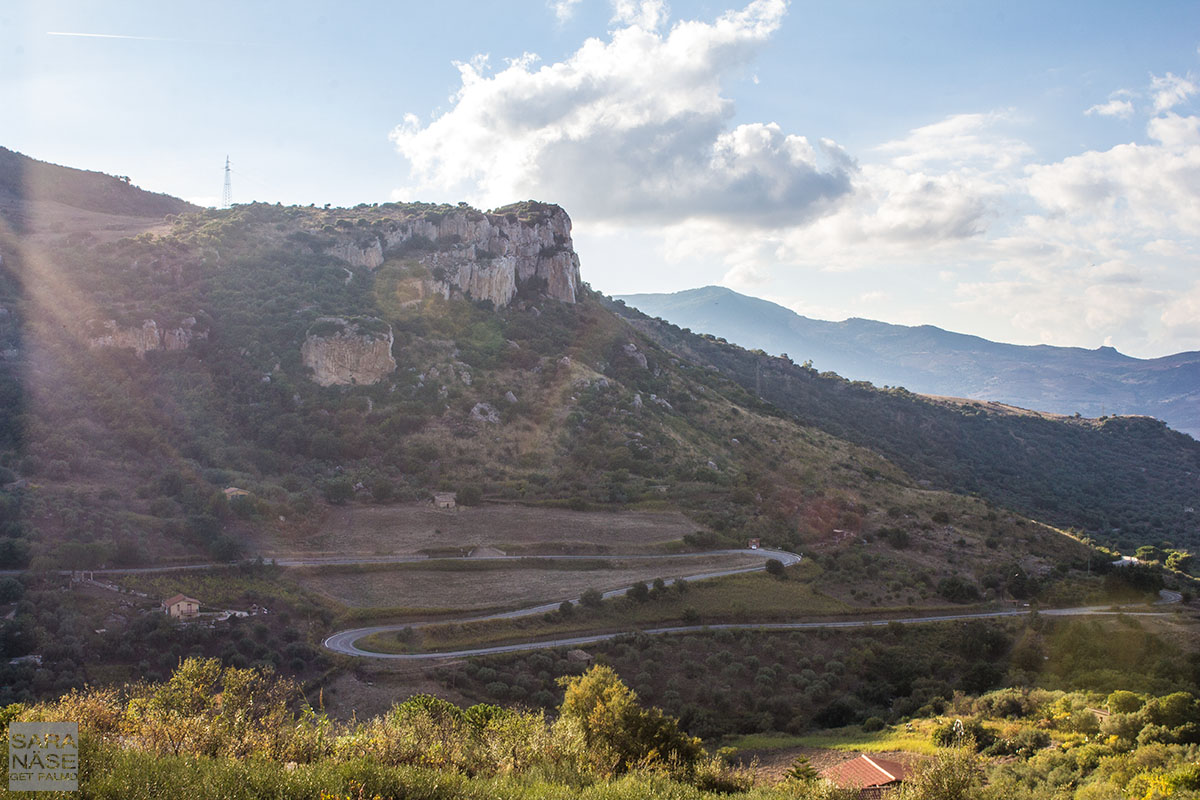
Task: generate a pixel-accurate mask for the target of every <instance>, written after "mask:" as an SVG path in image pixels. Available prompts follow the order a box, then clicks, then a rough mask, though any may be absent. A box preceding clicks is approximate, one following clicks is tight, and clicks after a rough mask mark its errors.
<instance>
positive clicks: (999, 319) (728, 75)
mask: <svg viewBox="0 0 1200 800" xmlns="http://www.w3.org/2000/svg"><path fill="white" fill-rule="evenodd" d="M550 7H551V8H553V9H555V11H556V13H558V11H559V9H560V7H561V8H562V9H563V11H562V13H563V14H569V13H570V11H571V10H572V9H573V8H574V7H575V5H574V0H558V2H551V6H550ZM612 8H613V19H612V23H611V24H612V26H613V28H612V30H610V31H609V32H608V33H607V34H606V35H605V36H604V37H601V38H593V39H589V40H587V41H586V42H585V43H584V44H583V45H582V46H581V47H580V48H579V49H578V50H577V51H576V52H575V53H573V54H571V55H570V56H569V57H567V58H564V59H563V60H561V61H558V62H555V63H548V64H543V63H541V62H540V61H539V60H538V58H537V57H536V56H535V55H532V54H524V55H521V56H519V57H517V58H514V59H511V60H508V61H505V62H502V66H500V67H498V68H497V69H495V70H493V69H492V68H491V67H490V66H489V64H488V61H487V59H486V58H482V57H477V58H476V59H473V60H471V61H469V62H465V63H461V64H458V65H457V67H458V70H459V73H460V86H459V87H458V89H457V91H456V93H455V94H454V95H453V96H452V98H451V99H450V104H449V107H448V109H449V110H447V111H445V112H444V113H441V114H440V115H437V116H435V117H433V118H431V119H422V118H419V117H417V116H415V115H412V114H409V115H406V116H405V117H404V120H403V122H402V123H401V124H400V125H399V126H397V127H396V128H395V130H393V131H392V139H393V141H394V142H395V145H396V147H397V149H398V151H399V152H400V153H401V154H402V155H403V156H404V157H406V158H407V159H408V161H409V163H410V166H411V169H410V175H411V179H412V185H411V186H409V187H406V188H405V189H403V190H401V192H400V195H399V196H400V197H402V198H405V199H407V198H413V199H418V198H419V199H425V198H429V197H431V196H433V197H441V198H446V199H468V200H471V201H472V202H474V203H475V204H478V205H483V206H492V205H498V204H501V203H507V202H511V201H513V200H518V199H524V198H530V197H533V198H538V199H544V200H548V201H554V202H558V203H561V204H563V205H564V206H565V207H566V208H567V209H568V210H569V211H570V212H571V214H572V216H573V217H574V218H575V219H576V220H577V221H578V222H582V223H585V224H584V225H583V226H581V227H586V229H587V230H588V231H590V232H593V233H595V232H599V233H598V234H597V235H599V236H600V238H601V239H603V240H604V241H606V242H609V243H610V244H611V242H612V241H617V240H620V239H622V238H630V240H631V241H634V240H636V242H637V243H638V244H637V247H636V248H635V250H634V251H631V252H636V257H630V258H627V259H625V260H627V261H629V263H630V264H631V265H632V266H630V267H629V268H628V270H629V272H628V274H636V271H642V272H644V271H646V270H647V269H648V268H650V265H652V264H654V263H655V262H657V263H659V264H663V263H664V262H666V263H669V264H674V265H679V266H680V267H684V266H686V267H687V268H688V271H689V274H690V275H691V276H692V278H691V280H692V282H693V283H695V284H701V283H706V282H712V281H714V280H721V282H723V283H725V284H727V285H730V286H733V287H735V288H741V289H744V290H747V291H751V292H753V293H755V294H759V295H768V296H771V297H772V298H773V299H775V300H777V301H779V302H782V303H784V304H786V305H790V306H792V307H796V308H798V307H800V306H799V305H798V304H801V303H803V304H804V308H805V310H806V313H810V314H812V313H818V314H820V312H821V311H824V312H828V313H829V314H832V313H834V312H835V311H838V312H840V313H842V316H849V315H853V314H854V313H856V312H855V307H856V305H860V304H863V303H873V304H876V305H877V306H879V307H884V306H892V305H893V304H894V306H895V308H896V309H897V310H896V312H895V313H894V314H892V317H891V318H893V319H895V318H897V317H900V316H904V317H907V318H908V319H907V321H914V322H916V321H927V322H932V323H934V324H941V325H943V326H945V327H951V328H954V327H958V328H959V329H967V330H972V331H974V332H978V333H982V334H984V335H990V336H992V337H993V338H1002V339H1007V340H1012V341H1020V342H1026V343H1028V342H1037V341H1042V342H1048V343H1054V344H1075V345H1087V346H1095V344H1096V343H1098V342H1102V341H1115V342H1117V343H1118V344H1119V346H1122V347H1124V348H1128V349H1132V350H1133V351H1135V352H1137V351H1138V350H1140V351H1141V352H1140V354H1148V352H1147V351H1148V350H1157V351H1158V352H1162V351H1163V350H1167V349H1194V348H1195V347H1196V341H1195V339H1194V338H1191V339H1189V338H1188V337H1196V336H1200V323H1197V322H1195V321H1194V320H1197V319H1200V283H1194V279H1193V278H1192V275H1193V274H1194V263H1195V257H1196V254H1198V253H1200V178H1198V177H1197V176H1200V116H1196V115H1192V114H1189V113H1187V106H1186V104H1187V103H1188V101H1189V100H1191V99H1192V98H1194V96H1196V95H1197V94H1200V89H1198V87H1197V83H1196V79H1195V78H1193V77H1192V76H1191V75H1185V76H1183V77H1180V76H1178V75H1176V74H1173V73H1170V72H1168V73H1166V74H1165V76H1163V77H1158V76H1151V79H1150V82H1149V85H1148V86H1146V87H1143V88H1142V91H1141V92H1140V93H1136V94H1135V93H1133V92H1130V91H1126V90H1121V91H1118V92H1114V93H1113V94H1111V95H1109V97H1108V99H1107V101H1106V102H1104V103H1099V104H1097V105H1094V106H1092V107H1091V108H1089V109H1087V110H1086V111H1085V114H1087V115H1091V116H1101V117H1116V118H1123V119H1132V118H1133V117H1134V116H1135V115H1137V114H1144V115H1145V116H1144V120H1145V127H1144V135H1143V136H1141V137H1140V138H1139V139H1138V141H1134V142H1128V143H1123V144H1118V145H1116V146H1113V147H1109V148H1107V149H1103V148H1099V149H1094V150H1087V151H1085V152H1079V153H1076V154H1073V155H1070V156H1068V157H1065V158H1061V159H1056V160H1050V161H1046V160H1038V158H1037V156H1036V153H1035V151H1034V149H1033V148H1032V147H1031V146H1030V145H1029V143H1028V142H1027V141H1026V140H1025V138H1024V137H1025V135H1026V134H1025V133H1024V131H1025V130H1026V128H1025V127H1024V125H1026V124H1027V123H1025V122H1023V121H1022V120H1021V118H1020V115H1019V114H1017V113H1015V112H1012V111H1009V110H1004V109H1000V110H984V111H978V112H975V113H962V114H953V115H949V116H946V117H944V118H942V119H940V120H933V121H931V122H930V124H927V125H923V126H918V127H915V128H913V129H912V130H911V131H909V132H908V133H907V134H906V135H904V136H902V137H899V138H896V139H894V140H892V141H887V142H884V143H882V144H880V145H878V146H876V147H874V148H871V149H866V150H864V151H862V152H861V153H855V154H850V153H847V152H846V151H845V150H843V148H842V147H840V146H839V145H838V144H837V143H835V142H833V141H829V140H826V139H809V138H807V137H805V136H803V135H800V133H798V132H796V131H790V130H785V129H784V128H783V127H782V126H780V125H779V124H776V123H775V122H772V121H770V120H762V121H742V120H738V121H737V122H735V121H734V119H735V115H734V103H733V99H732V97H731V96H730V87H731V86H733V85H735V83H736V81H738V80H743V79H746V80H748V79H749V75H750V74H751V73H752V70H751V69H750V67H751V65H752V64H753V62H754V60H755V58H756V57H757V55H758V54H759V53H760V52H761V51H762V49H763V48H764V47H765V46H766V45H767V44H768V42H769V41H770V39H771V37H772V35H773V34H774V33H775V32H776V31H777V30H778V28H779V27H780V25H781V24H782V23H783V18H784V13H785V10H786V7H785V2H784V0H753V2H750V3H749V4H748V5H746V6H745V7H744V8H742V9H740V10H734V11H730V12H727V13H725V14H723V15H721V16H720V17H718V18H716V19H714V20H711V21H697V20H685V21H674V22H673V21H671V20H670V19H669V17H668V10H667V7H666V5H665V4H664V3H663V2H661V1H659V0H646V1H644V2H633V1H632V0H614V2H613V3H612ZM613 247H615V246H613ZM631 247H632V246H631ZM606 252H607V254H608V256H609V258H607V259H606V263H605V266H604V269H605V270H606V271H608V272H609V273H610V274H611V273H615V272H619V271H620V269H622V268H623V267H620V266H614V265H613V264H612V263H610V262H613V261H617V262H619V261H621V259H620V258H617V259H614V258H612V253H613V252H616V251H615V249H612V248H611V247H610V251H606ZM701 270H703V274H701V272H700V271H701ZM850 271H857V273H858V277H855V278H853V279H850V278H845V277H839V276H836V275H830V274H829V273H832V272H850ZM598 273H599V270H598ZM818 273H821V276H820V277H817V278H816V281H818V282H820V284H821V285H823V286H824V285H833V284H837V283H839V282H840V283H841V285H843V286H844V287H845V288H844V290H843V292H842V294H841V295H840V296H834V295H833V294H832V293H831V292H826V294H825V296H823V297H821V298H813V297H810V296H808V292H807V289H808V288H810V287H811V286H812V285H813V283H812V281H811V280H810V278H811V277H812V276H813V275H815V274H818ZM1181 276H1184V277H1181ZM600 288H603V289H605V290H606V291H613V290H622V291H624V290H627V288H635V287H632V286H631V287H625V286H617V285H611V284H610V285H608V286H601V287H600ZM672 288H684V287H683V285H678V286H675V287H672ZM801 297H806V299H805V300H803V301H801V300H800V299H799V298H801ZM906 300H907V302H908V306H907V307H908V309H909V310H906V311H905V310H902V309H905V307H906V306H905V303H906ZM913 308H918V309H924V312H922V311H913V310H911V309H913ZM914 318H915V319H914ZM954 320H959V321H961V323H962V324H960V325H957V326H956V325H955V324H954Z"/></svg>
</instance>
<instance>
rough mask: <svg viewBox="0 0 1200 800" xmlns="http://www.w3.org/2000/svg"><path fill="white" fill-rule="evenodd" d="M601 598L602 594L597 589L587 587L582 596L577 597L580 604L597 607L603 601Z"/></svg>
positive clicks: (602, 597)
mask: <svg viewBox="0 0 1200 800" xmlns="http://www.w3.org/2000/svg"><path fill="white" fill-rule="evenodd" d="M603 600H604V595H602V594H600V590H599V589H588V590H587V591H585V592H584V593H583V596H582V597H580V598H579V602H580V604H582V605H584V606H587V607H588V608H599V607H600V603H601V602H603Z"/></svg>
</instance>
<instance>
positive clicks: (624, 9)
mask: <svg viewBox="0 0 1200 800" xmlns="http://www.w3.org/2000/svg"><path fill="white" fill-rule="evenodd" d="M669 13H670V12H669V11H668V9H667V4H666V3H664V2H662V0H615V2H613V17H612V21H613V22H616V23H619V24H621V25H627V26H631V27H638V28H644V29H645V30H648V31H653V30H657V29H658V26H659V25H661V24H663V23H664V22H666V21H667V17H668V15H669Z"/></svg>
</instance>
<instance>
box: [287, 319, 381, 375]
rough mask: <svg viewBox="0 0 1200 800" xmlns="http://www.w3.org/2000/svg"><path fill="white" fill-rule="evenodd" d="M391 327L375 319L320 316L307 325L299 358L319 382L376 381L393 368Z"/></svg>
mask: <svg viewBox="0 0 1200 800" xmlns="http://www.w3.org/2000/svg"><path fill="white" fill-rule="evenodd" d="M393 341H394V337H393V336H392V328H391V326H390V325H386V324H384V323H383V322H381V321H379V320H375V319H372V320H362V321H358V322H351V321H349V320H345V319H342V318H341V317H320V318H319V319H317V321H316V322H314V323H313V325H312V327H311V328H309V331H308V335H307V336H306V337H305V339H304V344H302V345H301V346H300V358H301V359H302V360H303V362H304V366H306V367H311V368H312V371H313V374H312V379H313V380H314V381H316V382H317V383H319V384H321V385H322V386H335V385H350V384H357V385H365V384H372V383H378V382H379V381H381V380H383V378H384V377H386V376H387V375H390V374H391V373H393V372H395V371H396V359H394V358H392V343H393Z"/></svg>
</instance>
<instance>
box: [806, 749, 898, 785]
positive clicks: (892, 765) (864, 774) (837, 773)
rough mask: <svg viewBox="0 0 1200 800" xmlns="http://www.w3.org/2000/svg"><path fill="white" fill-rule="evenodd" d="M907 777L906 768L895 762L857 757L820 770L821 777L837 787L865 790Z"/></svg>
mask: <svg viewBox="0 0 1200 800" xmlns="http://www.w3.org/2000/svg"><path fill="white" fill-rule="evenodd" d="M907 776H908V768H907V767H905V766H904V765H903V764H897V763H896V762H895V761H884V760H883V759H882V758H870V757H868V756H859V757H858V758H852V759H850V760H849V761H843V762H842V763H841V764H835V765H833V766H832V767H827V768H825V769H823V770H821V777H822V778H825V779H827V780H830V781H833V782H834V783H836V784H837V785H838V786H842V787H846V788H854V789H867V788H870V787H872V786H887V785H888V784H891V783H898V782H899V781H902V780H904V779H905V778H906V777H907Z"/></svg>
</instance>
